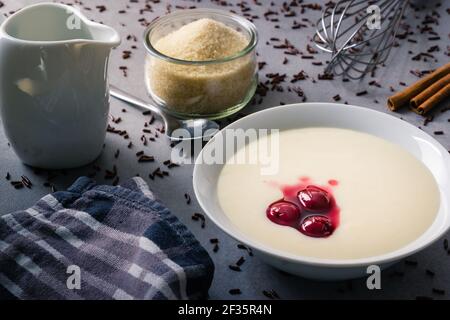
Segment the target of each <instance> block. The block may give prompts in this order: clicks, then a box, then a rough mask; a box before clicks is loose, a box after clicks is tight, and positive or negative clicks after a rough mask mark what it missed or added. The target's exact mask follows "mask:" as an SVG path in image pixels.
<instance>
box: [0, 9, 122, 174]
mask: <svg viewBox="0 0 450 320" xmlns="http://www.w3.org/2000/svg"><path fill="white" fill-rule="evenodd" d="M119 44H120V37H119V35H118V33H117V32H116V31H115V30H114V29H112V28H110V27H107V26H105V25H102V24H98V23H94V22H91V21H89V20H88V19H87V18H86V17H84V16H83V15H81V14H80V12H79V11H78V10H77V9H75V8H73V7H70V6H66V5H62V4H55V3H40V4H36V5H31V6H28V7H25V8H23V9H22V10H20V11H18V12H16V13H15V14H13V15H11V16H10V17H9V18H7V19H6V20H5V21H4V22H3V23H2V24H1V26H0V109H1V116H2V121H3V126H4V128H5V133H6V136H7V138H8V139H9V141H10V143H11V145H12V146H13V148H14V150H15V151H16V153H17V155H18V156H19V158H20V159H21V160H22V161H23V162H24V163H25V164H28V165H31V166H35V167H40V168H49V169H60V168H71V167H77V166H82V165H85V164H87V163H89V162H91V161H93V160H95V159H96V158H97V157H98V156H99V155H100V153H101V151H102V147H103V143H104V139H105V134H106V126H107V119H108V112H109V91H108V80H107V68H108V60H109V54H110V51H111V49H112V48H113V47H115V46H117V45H119Z"/></svg>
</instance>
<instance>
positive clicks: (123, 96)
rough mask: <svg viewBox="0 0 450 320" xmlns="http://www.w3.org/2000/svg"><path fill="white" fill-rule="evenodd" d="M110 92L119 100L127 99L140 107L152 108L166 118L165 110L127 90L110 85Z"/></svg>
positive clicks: (126, 100)
mask: <svg viewBox="0 0 450 320" xmlns="http://www.w3.org/2000/svg"><path fill="white" fill-rule="evenodd" d="M109 93H110V94H111V96H113V97H114V98H117V99H119V100H122V101H125V102H127V103H129V104H132V105H135V106H138V107H140V108H143V109H146V110H150V111H152V112H154V113H156V114H158V115H159V116H161V117H162V118H165V114H163V112H162V111H161V110H160V109H159V108H157V107H155V106H153V105H151V104H149V103H148V102H145V101H144V100H142V99H140V98H138V97H135V96H133V95H131V94H129V93H128V92H125V91H123V90H121V89H119V88H117V87H116V86H113V85H109Z"/></svg>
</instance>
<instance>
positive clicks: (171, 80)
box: [144, 9, 258, 119]
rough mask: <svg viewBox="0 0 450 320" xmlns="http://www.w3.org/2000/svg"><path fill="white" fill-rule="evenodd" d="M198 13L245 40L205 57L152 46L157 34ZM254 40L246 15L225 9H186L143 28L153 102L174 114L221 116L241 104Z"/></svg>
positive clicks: (254, 79)
mask: <svg viewBox="0 0 450 320" xmlns="http://www.w3.org/2000/svg"><path fill="white" fill-rule="evenodd" d="M203 18H209V19H212V20H215V21H218V22H221V23H223V24H225V25H226V26H228V27H231V28H233V29H234V30H236V31H238V32H239V33H241V35H243V36H244V37H245V39H246V40H248V44H247V46H246V47H245V48H244V49H243V50H241V51H240V52H237V53H235V54H233V55H232V56H228V57H225V58H221V59H217V60H206V61H190V60H181V59H177V58H173V57H169V56H167V55H165V54H163V53H161V52H159V51H158V50H156V49H155V46H154V45H155V43H157V41H158V40H159V39H161V38H162V37H164V36H166V35H168V34H169V33H172V32H174V31H176V30H178V29H179V28H181V27H182V26H183V25H186V24H188V23H191V22H193V21H196V20H199V19H203ZM257 41H258V36H257V32H256V27H255V26H254V25H253V24H252V23H251V22H250V21H248V20H247V19H245V18H243V17H240V16H238V15H235V14H232V13H229V12H226V11H222V10H213V9H192V10H183V11H177V12H174V13H171V14H169V15H166V16H164V17H161V18H159V19H157V20H155V21H154V22H152V23H151V24H150V25H149V27H148V28H147V30H146V31H145V34H144V43H145V46H146V48H147V51H148V54H147V57H146V65H145V80H146V86H147V90H148V93H149V94H150V96H151V98H152V99H153V100H154V101H155V103H157V104H158V105H159V106H160V107H162V108H163V109H164V110H166V111H167V112H168V113H170V114H172V115H174V116H177V117H179V118H184V119H189V118H209V119H219V118H223V117H227V116H229V115H231V114H233V113H235V112H237V111H239V110H241V109H242V108H243V107H244V106H245V105H246V104H247V103H248V102H249V101H250V100H251V98H252V97H253V95H254V93H255V90H256V86H257V83H258V75H257V63H256V50H255V47H256V44H257Z"/></svg>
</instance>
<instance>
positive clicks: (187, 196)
mask: <svg viewBox="0 0 450 320" xmlns="http://www.w3.org/2000/svg"><path fill="white" fill-rule="evenodd" d="M184 198H185V199H186V204H187V205H189V204H191V196H190V195H188V194H187V193H185V194H184Z"/></svg>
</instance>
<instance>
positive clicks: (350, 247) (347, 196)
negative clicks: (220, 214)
mask: <svg viewBox="0 0 450 320" xmlns="http://www.w3.org/2000/svg"><path fill="white" fill-rule="evenodd" d="M279 142H280V147H279V150H280V156H279V170H278V172H277V173H276V174H275V175H270V176H269V175H261V170H260V169H261V166H260V165H259V164H231V163H227V164H225V165H224V167H223V169H222V171H221V173H220V177H219V180H218V185H217V192H218V198H219V203H220V205H221V207H222V209H223V210H224V212H225V214H226V215H227V216H228V217H229V219H230V221H231V222H232V223H233V224H234V225H235V226H236V227H237V228H238V229H240V230H241V231H242V232H243V233H244V234H245V235H247V236H248V237H249V238H251V239H253V240H256V241H257V242H260V243H262V244H265V245H267V246H269V247H272V248H274V249H278V250H281V251H284V252H288V253H291V254H297V255H302V256H309V257H316V258H324V259H357V258H366V257H371V256H376V255H381V254H385V253H388V252H391V251H394V250H397V249H400V248H401V247H403V246H405V245H407V244H408V243H410V242H412V241H413V240H415V239H417V238H418V237H419V236H420V235H422V234H423V233H424V232H425V231H426V230H427V229H428V227H430V226H431V224H432V222H433V221H434V219H435V217H436V214H437V211H438V209H439V201H440V198H439V190H438V187H437V184H436V182H435V180H434V178H433V176H432V174H431V172H430V171H429V170H428V169H427V168H426V167H425V166H424V165H423V164H422V163H421V162H420V161H419V160H417V159H416V158H415V157H414V156H412V155H411V154H410V153H408V152H407V151H405V150H404V149H402V148H401V147H399V146H397V145H395V144H393V143H390V142H388V141H386V140H383V139H380V138H378V137H375V136H372V135H369V134H366V133H360V132H356V131H352V130H347V129H337V128H304V129H294V130H286V131H281V132H280V140H279ZM257 146H258V143H257V142H256V141H255V142H252V143H250V144H249V145H248V146H247V148H249V149H248V150H249V151H250V152H257V148H258V147H257ZM239 152H245V151H244V150H243V149H242V150H239V151H238V153H239ZM299 183H300V184H302V185H309V184H313V185H316V186H319V187H322V186H323V188H325V189H326V190H329V191H330V193H332V195H333V199H334V201H335V202H336V206H337V208H338V209H339V219H338V220H339V222H338V225H337V227H336V228H335V230H334V231H333V233H332V234H331V235H329V236H326V237H322V238H316V237H310V236H307V235H305V234H303V233H301V232H299V230H297V229H296V228H291V227H287V226H283V225H279V224H276V223H273V222H272V221H271V220H269V218H268V216H267V215H266V211H267V208H268V207H269V206H270V205H271V204H272V203H274V202H276V201H278V200H280V199H281V198H283V190H286V188H288V189H289V188H290V187H289V186H295V185H298V184H299Z"/></svg>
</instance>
